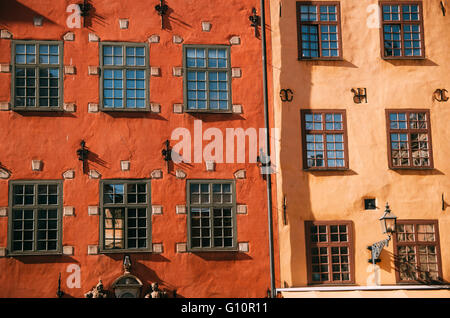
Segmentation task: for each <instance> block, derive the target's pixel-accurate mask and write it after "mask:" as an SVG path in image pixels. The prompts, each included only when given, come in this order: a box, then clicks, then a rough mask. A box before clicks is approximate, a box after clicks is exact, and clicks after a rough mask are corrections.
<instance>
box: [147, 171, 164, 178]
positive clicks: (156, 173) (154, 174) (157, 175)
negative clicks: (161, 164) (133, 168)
mask: <svg viewBox="0 0 450 318" xmlns="http://www.w3.org/2000/svg"><path fill="white" fill-rule="evenodd" d="M150 175H151V177H152V179H161V178H162V170H161V169H157V170H153V171H152V173H151V174H150Z"/></svg>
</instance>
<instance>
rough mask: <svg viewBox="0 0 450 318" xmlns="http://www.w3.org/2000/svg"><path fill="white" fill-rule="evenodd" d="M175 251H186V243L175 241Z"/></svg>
mask: <svg viewBox="0 0 450 318" xmlns="http://www.w3.org/2000/svg"><path fill="white" fill-rule="evenodd" d="M176 251H177V253H186V252H187V244H186V243H177V244H176Z"/></svg>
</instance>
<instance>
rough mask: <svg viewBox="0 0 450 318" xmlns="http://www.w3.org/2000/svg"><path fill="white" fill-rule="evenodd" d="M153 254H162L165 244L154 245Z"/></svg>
mask: <svg viewBox="0 0 450 318" xmlns="http://www.w3.org/2000/svg"><path fill="white" fill-rule="evenodd" d="M152 251H153V253H156V254H160V253H162V252H163V244H162V243H153V244H152Z"/></svg>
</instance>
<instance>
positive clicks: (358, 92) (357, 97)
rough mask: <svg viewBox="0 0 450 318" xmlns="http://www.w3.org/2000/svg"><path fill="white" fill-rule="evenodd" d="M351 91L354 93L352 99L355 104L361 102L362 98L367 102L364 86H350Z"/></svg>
mask: <svg viewBox="0 0 450 318" xmlns="http://www.w3.org/2000/svg"><path fill="white" fill-rule="evenodd" d="M351 91H352V93H353V94H354V96H353V101H354V102H355V104H361V103H362V101H363V99H364V100H365V101H366V103H367V91H366V89H365V88H356V89H355V88H352V90H351Z"/></svg>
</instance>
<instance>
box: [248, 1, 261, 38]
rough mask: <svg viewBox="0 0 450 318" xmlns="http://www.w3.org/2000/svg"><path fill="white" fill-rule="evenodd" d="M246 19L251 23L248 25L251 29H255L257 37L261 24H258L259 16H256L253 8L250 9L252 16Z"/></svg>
mask: <svg viewBox="0 0 450 318" xmlns="http://www.w3.org/2000/svg"><path fill="white" fill-rule="evenodd" d="M248 19H249V20H250V21H251V22H252V23H251V24H250V26H251V27H253V28H255V37H258V26H259V25H260V24H261V23H260V18H259V16H258V15H257V14H256V9H255V8H253V9H252V15H251V16H249V17H248Z"/></svg>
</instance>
